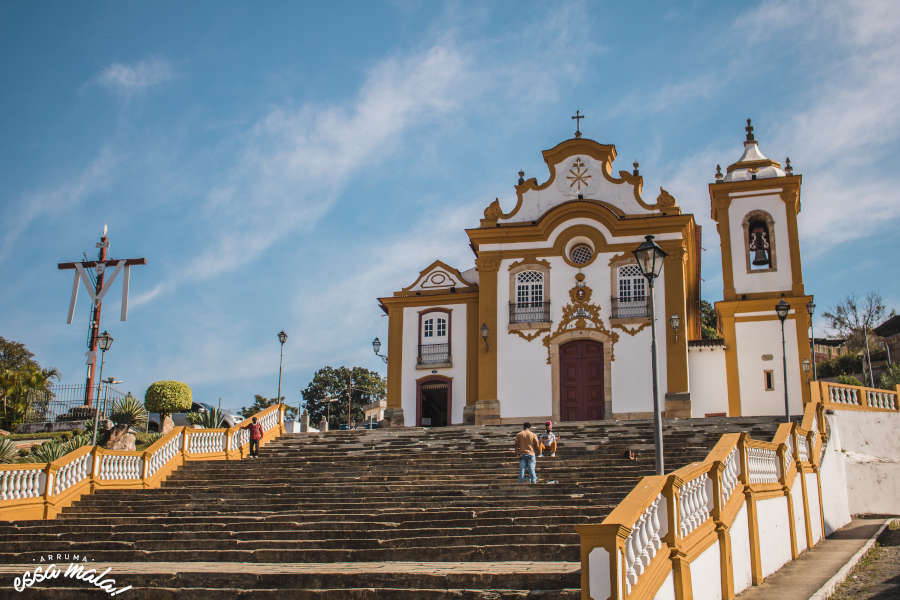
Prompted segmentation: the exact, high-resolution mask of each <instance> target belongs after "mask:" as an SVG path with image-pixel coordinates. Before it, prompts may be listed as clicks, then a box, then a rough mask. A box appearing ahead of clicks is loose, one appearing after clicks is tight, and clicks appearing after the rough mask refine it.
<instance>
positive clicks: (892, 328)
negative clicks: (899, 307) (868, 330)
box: [872, 315, 900, 362]
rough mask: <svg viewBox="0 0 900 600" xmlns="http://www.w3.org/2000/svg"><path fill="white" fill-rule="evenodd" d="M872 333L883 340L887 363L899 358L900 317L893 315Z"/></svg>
mask: <svg viewBox="0 0 900 600" xmlns="http://www.w3.org/2000/svg"><path fill="white" fill-rule="evenodd" d="M872 331H874V332H875V335H877V336H879V337H880V338H881V339H883V340H884V342H885V345H886V347H887V348H886V349H887V351H888V361H889V362H894V361H896V360H897V356H900V315H894V316H893V317H891V318H890V319H888V320H887V321H885V322H884V323H882V324H881V325H879V326H878V327H876V328H875V329H873V330H872Z"/></svg>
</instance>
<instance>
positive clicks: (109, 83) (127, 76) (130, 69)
mask: <svg viewBox="0 0 900 600" xmlns="http://www.w3.org/2000/svg"><path fill="white" fill-rule="evenodd" d="M174 76H175V71H174V69H173V68H172V65H171V64H170V63H169V62H168V61H166V60H164V59H161V58H148V59H146V60H141V61H137V62H134V63H131V64H125V63H119V62H116V63H113V64H111V65H109V66H108V67H106V68H105V69H103V71H101V72H100V74H99V75H97V77H96V78H95V79H94V81H95V82H96V83H97V84H99V85H102V86H103V87H106V88H108V89H111V90H114V91H116V92H120V93H133V92H136V91H140V90H143V89H146V88H149V87H153V86H155V85H160V84H162V83H165V82H167V81H169V80H171V79H172V78H173V77H174Z"/></svg>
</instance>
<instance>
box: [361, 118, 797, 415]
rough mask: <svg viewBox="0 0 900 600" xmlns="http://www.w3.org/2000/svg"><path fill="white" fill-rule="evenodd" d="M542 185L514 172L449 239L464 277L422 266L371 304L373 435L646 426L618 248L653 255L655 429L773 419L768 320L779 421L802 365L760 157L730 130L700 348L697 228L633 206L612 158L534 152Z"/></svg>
mask: <svg viewBox="0 0 900 600" xmlns="http://www.w3.org/2000/svg"><path fill="white" fill-rule="evenodd" d="M543 156H544V161H545V162H546V163H547V170H548V174H547V176H546V177H545V178H544V179H543V181H540V182H539V181H538V179H537V178H530V179H525V177H524V173H522V172H520V173H519V181H518V184H517V185H516V186H515V191H516V205H515V206H514V207H513V208H512V209H511V210H510V211H509V212H504V211H503V209H502V208H501V206H500V203H499V201H497V200H495V201H494V202H492V203H491V204H490V205H489V206H488V207H487V208H486V209H485V210H484V215H483V218H482V219H481V221H480V225H479V226H478V227H475V228H472V229H467V230H466V233H467V234H468V236H469V240H470V242H471V248H472V250H473V251H474V253H475V256H476V258H475V266H474V268H471V269H468V270H463V271H461V270H459V269H457V268H454V267H453V266H450V265H447V264H445V263H443V262H441V261H440V260H435V261H434V262H433V263H431V264H430V265H428V266H427V267H425V268H424V269H423V270H422V271H421V272H420V273H419V275H418V277H416V278H415V280H414V281H413V282H412V283H411V284H410V285H409V286H407V287H404V288H403V289H401V290H399V291H397V292H394V293H393V295H392V296H388V297H385V298H379V302H380V305H381V308H382V310H383V311H384V312H385V313H386V314H387V316H388V320H389V325H388V356H389V361H388V386H387V387H388V397H387V408H386V410H385V415H384V418H385V420H386V421H387V422H388V423H389V424H391V425H407V426H442V425H450V424H461V423H475V424H495V423H511V422H522V421H526V420H530V421H533V422H542V421H544V420H546V419H552V420H554V421H584V420H596V419H637V418H648V417H650V416H652V410H653V394H652V378H651V375H650V372H651V370H650V348H651V328H650V314H651V310H650V305H649V299H650V296H651V294H650V293H649V292H650V290H649V287H648V282H647V280H646V279H645V278H644V276H643V275H642V272H641V269H640V267H639V266H638V264H637V262H636V260H635V257H634V254H633V251H634V250H635V249H636V248H637V247H638V246H639V245H640V244H641V243H643V242H644V241H645V239H646V236H648V235H652V236H653V241H654V242H655V243H656V244H658V245H659V247H661V248H662V250H663V251H664V252H665V253H666V257H665V259H664V262H663V267H662V271H661V273H660V275H659V277H658V278H657V279H656V280H655V283H654V287H653V294H652V296H653V311H652V313H653V314H654V315H655V323H656V334H657V357H658V358H657V360H658V388H659V397H660V403H661V407H662V409H663V411H664V416H666V417H704V416H711V415H729V416H736V415H760V414H763V415H765V414H773V415H775V414H784V403H785V390H784V384H785V371H784V370H783V368H782V335H781V329H782V321H781V319H780V318H779V316H778V315H777V313H776V311H775V306H776V304H777V303H778V302H779V301H781V300H783V301H784V302H786V303H787V304H788V305H789V312H788V314H787V317H786V319H785V320H784V342H785V343H784V347H785V354H784V356H785V358H786V363H787V378H786V380H787V385H788V398H789V400H790V408H791V413H792V414H797V413H800V412H801V406H802V404H801V403H802V402H805V401H807V400H808V398H807V396H808V394H809V391H808V387H807V386H805V385H802V384H803V382H804V377H805V374H804V372H803V370H802V368H801V366H802V365H803V363H804V361H806V360H809V357H810V348H809V337H808V330H809V325H810V315H809V312H808V310H807V304H808V303H809V302H810V301H811V300H812V298H811V297H810V296H806V295H805V292H804V289H803V277H802V269H801V265H800V250H799V245H798V235H797V214H798V213H799V212H800V185H801V177H800V175H795V174H793V172H792V169H791V167H790V160H787V161H786V162H785V166H784V167H782V166H781V164H780V163H778V162H776V161H774V160H771V159H769V158H766V157H765V156H764V155H763V154H762V153H761V152H760V150H759V148H758V144H757V141H756V140H755V139H754V135H753V128H752V127H751V126H750V122H749V120H748V125H747V137H746V141H745V142H744V152H743V155H742V156H741V157H740V158H739V159H738V161H737V162H735V163H734V164H732V165H730V166H729V167H728V168H727V169H726V172H725V173H722V172H721V169H720V168H719V167H717V172H716V176H715V181H714V182H713V183H711V184H710V185H709V195H710V206H711V214H712V218H713V220H714V221H715V222H716V224H717V230H718V235H719V239H720V243H721V250H722V269H723V273H722V276H723V281H724V290H723V300H722V301H720V302H717V303H716V304H715V307H716V312H717V316H718V328H719V336H720V339H717V340H702V339H701V334H700V331H701V327H700V252H701V228H700V226H698V225H697V224H696V222H695V220H694V216H693V215H691V214H684V213H682V212H681V209H680V208H679V207H678V205H677V203H676V201H675V198H673V197H672V196H671V195H670V194H669V193H668V192H666V191H665V190H664V189H662V188H661V189H660V193H659V195H658V196H657V197H656V199H655V200H654V201H650V202H648V201H646V200H645V199H644V197H643V190H642V184H643V179H642V177H641V175H640V172H639V170H638V165H637V163H635V164H634V168H633V170H630V171H618V174H617V175H616V174H614V170H613V162H614V161H615V159H616V149H615V146H612V145H604V144H600V143H597V142H595V141H593V140H590V139H586V138H583V137H581V133H580V132H579V131H576V133H575V137H574V138H572V139H569V140H566V141H564V142H562V143H560V144H558V145H557V146H556V147H554V148H551V149H549V150H545V151H544V152H543Z"/></svg>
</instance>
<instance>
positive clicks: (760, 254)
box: [753, 246, 769, 267]
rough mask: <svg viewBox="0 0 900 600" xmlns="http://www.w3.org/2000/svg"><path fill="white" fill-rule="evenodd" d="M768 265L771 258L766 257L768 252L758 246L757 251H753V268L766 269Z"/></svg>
mask: <svg viewBox="0 0 900 600" xmlns="http://www.w3.org/2000/svg"><path fill="white" fill-rule="evenodd" d="M768 264H769V257H768V256H767V255H766V251H765V250H764V249H763V248H760V247H758V246H757V248H756V250H754V251H753V266H754V267H764V266H766V265H768Z"/></svg>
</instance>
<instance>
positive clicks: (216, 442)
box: [188, 431, 225, 454]
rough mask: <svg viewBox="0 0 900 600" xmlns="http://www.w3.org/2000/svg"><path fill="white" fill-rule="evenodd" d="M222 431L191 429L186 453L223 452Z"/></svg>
mask: <svg viewBox="0 0 900 600" xmlns="http://www.w3.org/2000/svg"><path fill="white" fill-rule="evenodd" d="M224 451H225V432H224V431H191V432H190V434H188V453H189V454H202V453H204V452H224Z"/></svg>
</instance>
